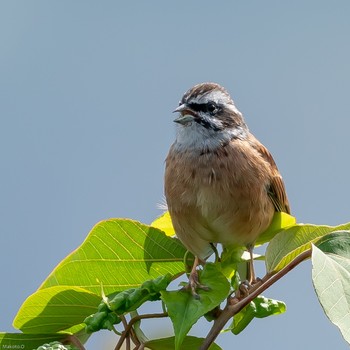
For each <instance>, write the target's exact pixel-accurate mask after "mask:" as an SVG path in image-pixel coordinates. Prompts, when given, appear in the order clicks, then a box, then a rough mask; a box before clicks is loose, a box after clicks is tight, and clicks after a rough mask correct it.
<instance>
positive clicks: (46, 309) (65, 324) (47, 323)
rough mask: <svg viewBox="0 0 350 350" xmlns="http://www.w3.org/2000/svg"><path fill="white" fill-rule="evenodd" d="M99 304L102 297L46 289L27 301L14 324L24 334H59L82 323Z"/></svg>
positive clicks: (68, 289)
mask: <svg viewBox="0 0 350 350" xmlns="http://www.w3.org/2000/svg"><path fill="white" fill-rule="evenodd" d="M100 301H101V298H100V296H98V295H96V294H93V293H91V292H89V291H87V290H84V289H82V288H78V287H65V286H55V287H51V288H45V289H42V290H38V291H37V292H35V293H34V294H32V295H31V296H29V297H28V298H27V299H26V300H25V302H24V303H23V305H22V306H21V308H20V309H19V311H18V313H17V315H16V317H15V319H14V321H13V325H14V327H15V328H17V329H20V330H21V331H22V332H24V333H37V334H40V333H54V332H59V331H62V330H66V329H67V328H70V327H72V326H75V325H79V324H81V323H83V322H84V319H85V318H86V317H87V316H89V315H91V314H92V313H94V312H95V311H96V308H97V306H98V305H99V303H100Z"/></svg>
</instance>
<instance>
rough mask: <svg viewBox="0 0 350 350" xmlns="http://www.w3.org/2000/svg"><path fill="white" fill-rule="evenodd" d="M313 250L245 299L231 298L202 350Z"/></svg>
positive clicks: (268, 278)
mask: <svg viewBox="0 0 350 350" xmlns="http://www.w3.org/2000/svg"><path fill="white" fill-rule="evenodd" d="M310 256H311V249H309V250H307V251H304V252H303V253H301V254H300V255H298V256H297V257H296V258H295V259H294V260H292V261H291V262H290V263H289V264H288V265H286V266H285V267H284V268H283V269H282V270H280V271H278V272H276V273H273V272H272V273H267V274H266V275H265V276H264V277H263V278H262V280H261V281H260V282H259V283H256V284H255V285H254V286H253V287H252V288H251V290H250V291H249V295H248V296H246V297H245V298H243V299H241V300H240V299H239V298H237V297H236V296H235V297H229V298H228V299H227V303H226V306H225V308H224V309H223V310H222V312H221V313H220V315H219V317H218V318H217V319H216V320H215V321H214V324H213V326H212V328H211V330H210V332H209V333H208V335H207V337H206V338H205V340H204V342H203V344H202V345H201V347H200V350H208V349H209V347H210V345H211V344H212V343H213V342H214V341H215V339H216V338H217V336H218V335H219V333H220V332H221V330H222V329H223V328H224V326H225V324H226V323H227V321H228V320H229V319H230V318H232V317H233V316H234V315H236V314H237V313H238V312H240V311H241V310H242V309H243V308H244V307H245V306H246V305H248V304H249V303H250V302H251V301H252V300H253V299H254V298H256V297H257V296H258V295H260V294H261V293H262V292H264V291H265V290H266V289H267V288H269V287H271V285H273V284H274V283H275V282H277V281H278V280H279V279H280V278H282V277H283V276H284V275H286V274H287V273H288V272H290V271H291V270H292V269H294V267H296V266H297V265H299V264H300V263H301V262H303V261H304V260H305V259H307V258H310Z"/></svg>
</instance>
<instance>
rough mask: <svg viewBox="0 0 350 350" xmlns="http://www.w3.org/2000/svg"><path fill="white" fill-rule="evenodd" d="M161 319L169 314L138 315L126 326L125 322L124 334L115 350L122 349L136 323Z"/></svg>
mask: <svg viewBox="0 0 350 350" xmlns="http://www.w3.org/2000/svg"><path fill="white" fill-rule="evenodd" d="M161 317H168V313H167V312H162V313H158V314H144V315H137V316H135V317H133V318H132V319H131V320H130V321H129V323H127V324H124V322H123V324H124V328H125V330H124V332H123V333H122V335H121V336H120V338H119V341H118V343H117V345H116V347H115V348H114V350H120V349H121V346H122V345H123V343H124V340H126V339H127V338H128V337H129V333H130V332H131V330H132V326H133V325H134V324H135V323H136V322H138V321H141V320H144V319H148V318H161ZM124 320H125V318H124Z"/></svg>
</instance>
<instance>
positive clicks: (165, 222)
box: [151, 211, 296, 246]
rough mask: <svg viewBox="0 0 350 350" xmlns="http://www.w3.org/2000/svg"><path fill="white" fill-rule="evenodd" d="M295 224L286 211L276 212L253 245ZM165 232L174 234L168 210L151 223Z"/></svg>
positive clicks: (269, 238) (266, 240) (261, 242)
mask: <svg viewBox="0 0 350 350" xmlns="http://www.w3.org/2000/svg"><path fill="white" fill-rule="evenodd" d="M295 224H296V219H295V217H294V216H291V215H289V214H287V213H283V212H276V213H275V215H274V217H273V219H272V222H271V224H270V226H269V227H268V228H267V229H266V230H265V231H264V232H263V233H262V234H261V235H260V236H259V237H258V239H257V240H256V242H255V245H256V246H258V245H261V244H264V243H266V242H269V241H270V240H271V239H272V238H273V237H274V236H275V235H276V234H277V233H278V232H280V231H281V230H283V229H285V228H287V227H289V226H293V225H295ZM151 226H152V227H156V228H158V229H160V230H162V231H163V232H165V233H166V235H167V236H174V235H175V230H174V227H173V224H172V222H171V217H170V214H169V212H168V211H166V212H165V213H163V214H162V215H161V216H159V217H158V218H157V219H156V220H154V221H153V222H152V224H151Z"/></svg>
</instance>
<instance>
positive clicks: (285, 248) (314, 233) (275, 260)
mask: <svg viewBox="0 0 350 350" xmlns="http://www.w3.org/2000/svg"><path fill="white" fill-rule="evenodd" d="M349 229H350V223H347V224H343V225H339V226H325V225H311V224H297V225H295V226H292V227H289V228H287V229H285V230H283V231H281V232H279V233H278V234H277V235H276V236H275V237H274V238H273V239H272V240H271V242H270V244H269V245H268V247H267V249H266V253H265V263H266V269H267V271H268V272H272V271H275V272H277V271H279V270H281V269H282V268H283V267H285V266H286V265H288V264H289V263H290V262H291V261H292V260H293V259H295V258H296V257H297V256H298V255H300V254H301V253H302V252H304V251H306V250H308V249H310V248H311V243H314V242H317V241H318V240H319V239H320V238H321V237H323V236H325V235H326V234H329V233H331V232H334V231H339V230H349Z"/></svg>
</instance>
